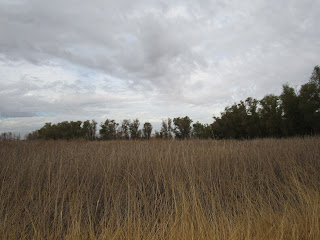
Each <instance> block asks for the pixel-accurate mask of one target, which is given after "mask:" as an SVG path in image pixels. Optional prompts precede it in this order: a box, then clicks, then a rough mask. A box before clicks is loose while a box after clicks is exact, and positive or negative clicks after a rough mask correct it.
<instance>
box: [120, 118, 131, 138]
mask: <svg viewBox="0 0 320 240" xmlns="http://www.w3.org/2000/svg"><path fill="white" fill-rule="evenodd" d="M130 124H131V122H130V120H128V119H124V120H122V123H121V134H120V135H121V138H124V139H127V140H129V139H130Z"/></svg>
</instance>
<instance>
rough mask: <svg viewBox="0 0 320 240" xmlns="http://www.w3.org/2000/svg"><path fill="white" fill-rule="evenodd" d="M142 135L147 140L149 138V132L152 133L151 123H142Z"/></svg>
mask: <svg viewBox="0 0 320 240" xmlns="http://www.w3.org/2000/svg"><path fill="white" fill-rule="evenodd" d="M142 133H143V137H144V138H145V139H147V140H149V139H150V137H151V133H152V125H151V123H149V122H146V123H144V124H143V129H142Z"/></svg>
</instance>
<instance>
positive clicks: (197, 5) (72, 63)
mask: <svg viewBox="0 0 320 240" xmlns="http://www.w3.org/2000/svg"><path fill="white" fill-rule="evenodd" d="M319 13H320V1H311V0H306V1H298V0H293V1H282V2H279V1H274V0H270V1H266V0H263V1H262V0H258V1H254V2H252V1H248V0H244V1H241V3H240V2H239V1H232V0H230V1H218V0H213V1H209V0H208V1H182V0H181V1H179V0H176V1H151V0H148V1H147V0H142V1H138V2H133V1H129V0H122V1H102V0H101V1H100V0H94V1H83V0H71V1H62V0H57V1H54V2H50V3H49V2H46V1H41V0H29V1H28V0H0V29H1V34H0V102H1V104H0V112H1V113H3V114H2V115H1V118H0V129H1V131H7V130H10V131H13V130H15V129H17V128H19V129H20V130H19V131H22V130H23V131H25V132H27V131H30V130H33V129H36V128H39V127H40V126H41V125H42V124H43V123H44V122H47V121H62V120H78V119H80V120H85V119H92V118H95V119H97V120H101V121H102V120H103V118H105V117H112V118H116V119H118V120H120V119H123V118H136V117H138V118H140V119H141V120H142V121H146V120H149V121H153V122H155V123H156V122H159V121H161V119H162V118H165V117H175V116H184V115H186V114H188V115H189V116H190V117H191V118H193V119H194V120H199V121H202V122H210V121H211V119H212V115H213V114H218V113H219V112H220V111H222V110H223V108H224V107H225V106H226V105H229V104H232V103H233V102H234V101H238V100H240V99H243V98H246V97H247V96H252V97H256V98H261V97H262V96H263V95H265V94H267V93H279V92H280V91H281V85H282V84H283V83H286V82H288V83H290V84H291V85H293V86H299V85H300V84H301V83H303V82H306V81H307V80H308V78H309V76H310V74H311V71H312V69H313V67H314V66H315V65H317V64H320V63H319V62H320V59H319V52H320V28H319V27H318V20H319V17H318V16H319ZM4 113H5V114H4ZM11 113H15V114H11ZM19 113H20V114H19ZM10 114H11V115H10ZM27 117H28V118H27ZM24 122H25V123H24ZM21 125H23V126H21Z"/></svg>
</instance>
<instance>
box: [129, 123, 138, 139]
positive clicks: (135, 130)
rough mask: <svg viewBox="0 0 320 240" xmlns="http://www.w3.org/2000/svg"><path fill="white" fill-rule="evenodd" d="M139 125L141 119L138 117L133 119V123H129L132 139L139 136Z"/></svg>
mask: <svg viewBox="0 0 320 240" xmlns="http://www.w3.org/2000/svg"><path fill="white" fill-rule="evenodd" d="M139 126H140V121H139V120H138V119H135V120H133V121H132V123H130V124H129V130H130V135H131V139H137V138H138V132H139Z"/></svg>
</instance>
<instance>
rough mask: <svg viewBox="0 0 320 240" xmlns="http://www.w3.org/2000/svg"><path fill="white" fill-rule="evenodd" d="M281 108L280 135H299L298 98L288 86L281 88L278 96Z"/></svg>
mask: <svg viewBox="0 0 320 240" xmlns="http://www.w3.org/2000/svg"><path fill="white" fill-rule="evenodd" d="M280 100H281V108H282V111H283V113H282V119H283V121H282V133H283V135H284V136H294V135H297V134H301V133H302V131H301V129H300V128H301V126H302V125H301V124H302V122H301V114H300V111H299V97H298V96H297V94H296V92H295V90H294V89H293V88H292V87H290V86H289V85H288V84H284V85H283V86H282V93H281V95H280Z"/></svg>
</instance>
